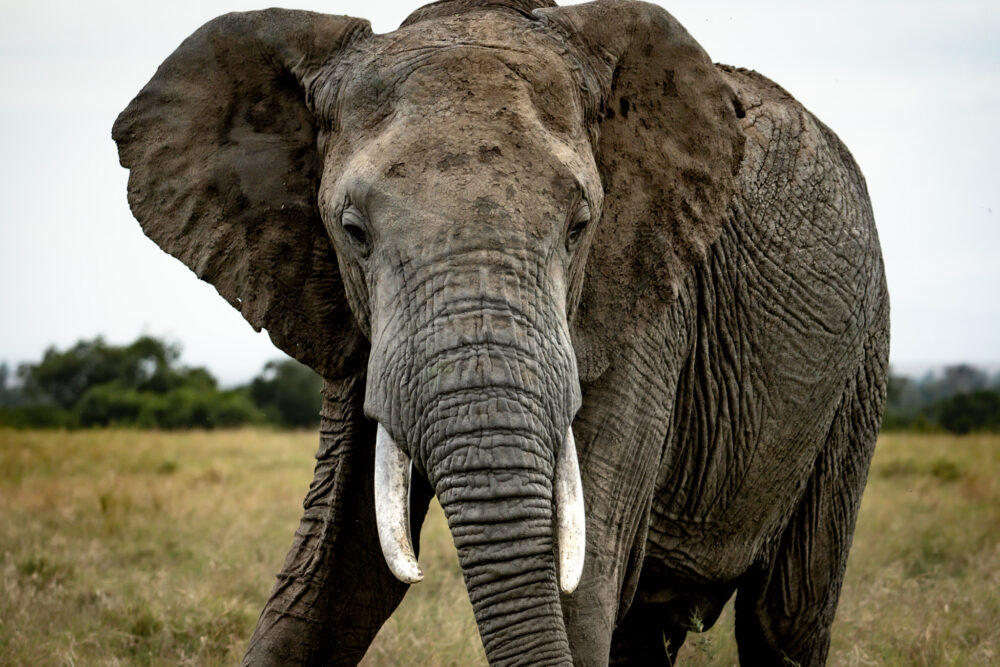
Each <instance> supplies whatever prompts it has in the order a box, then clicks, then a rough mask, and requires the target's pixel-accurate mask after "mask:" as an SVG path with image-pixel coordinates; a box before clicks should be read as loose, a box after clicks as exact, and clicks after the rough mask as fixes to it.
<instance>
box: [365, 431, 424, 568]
mask: <svg viewBox="0 0 1000 667" xmlns="http://www.w3.org/2000/svg"><path fill="white" fill-rule="evenodd" d="M410 465H411V464H410V457H409V456H407V455H406V453H405V452H404V451H403V450H401V449H400V448H399V446H398V445H397V444H396V443H395V441H394V440H393V439H392V436H390V435H389V432H388V431H387V430H386V429H385V427H384V426H382V425H381V424H379V425H378V433H377V435H376V436H375V520H376V523H377V524H378V541H379V543H380V544H381V545H382V554H383V555H384V556H385V562H386V564H388V566H389V570H391V571H392V573H393V574H394V575H395V576H396V578H397V579H399V580H400V581H402V582H403V583H407V584H415V583H417V582H418V581H420V580H421V579H423V578H424V573H423V572H421V571H420V566H419V565H417V557H416V556H415V555H414V553H413V540H412V538H411V535H410V501H409V492H410V475H411V469H410Z"/></svg>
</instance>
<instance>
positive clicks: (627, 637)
mask: <svg viewBox="0 0 1000 667" xmlns="http://www.w3.org/2000/svg"><path fill="white" fill-rule="evenodd" d="M661 606H662V605H659V604H648V603H644V602H638V601H636V602H633V603H632V606H631V607H629V610H628V611H627V612H626V613H625V617H624V618H623V619H622V622H621V623H619V624H618V627H616V628H615V633H614V635H613V637H612V641H611V661H610V663H609V664H611V665H673V664H675V663H676V661H677V652H678V651H679V650H680V648H681V646H682V645H683V644H684V639H685V637H687V630H686V629H684V628H682V627H679V626H677V625H674V624H673V623H670V622H666V621H665V620H664V615H663V613H662V609H660V607H661Z"/></svg>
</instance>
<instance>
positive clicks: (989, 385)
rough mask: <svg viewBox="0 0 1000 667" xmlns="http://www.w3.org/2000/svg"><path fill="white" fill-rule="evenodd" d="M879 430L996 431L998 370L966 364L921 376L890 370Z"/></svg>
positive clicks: (999, 402)
mask: <svg viewBox="0 0 1000 667" xmlns="http://www.w3.org/2000/svg"><path fill="white" fill-rule="evenodd" d="M882 430H884V431H887V430H888V431H900V430H916V431H948V432H950V433H959V434H962V433H972V432H976V431H992V432H1000V374H997V375H994V376H992V377H991V376H990V375H989V373H987V372H986V371H984V370H982V369H979V368H976V367H975V366H971V365H969V364H958V365H955V366H947V367H945V369H944V371H943V372H942V373H941V374H927V375H925V376H924V377H922V378H909V377H903V376H900V375H896V374H894V373H890V375H889V391H888V396H887V400H886V407H885V415H884V417H883V419H882Z"/></svg>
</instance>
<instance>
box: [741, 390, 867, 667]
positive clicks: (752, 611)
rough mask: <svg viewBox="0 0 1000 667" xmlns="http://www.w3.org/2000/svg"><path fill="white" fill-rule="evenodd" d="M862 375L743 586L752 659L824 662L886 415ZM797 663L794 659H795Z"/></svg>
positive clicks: (744, 643) (745, 646)
mask: <svg viewBox="0 0 1000 667" xmlns="http://www.w3.org/2000/svg"><path fill="white" fill-rule="evenodd" d="M864 378H865V376H864V375H862V376H860V377H859V378H858V380H857V381H855V382H852V383H851V385H850V387H849V388H848V390H847V392H845V394H844V395H843V398H842V400H841V406H840V408H839V410H838V412H837V414H836V417H835V418H834V421H833V423H832V425H831V427H830V431H829V434H828V436H827V440H826V444H825V447H824V448H823V449H822V451H821V452H820V454H819V456H818V457H817V460H816V464H815V467H814V469H813V473H812V476H811V478H810V479H809V481H808V483H807V486H806V489H805V492H804V494H803V497H802V500H801V501H800V503H799V505H798V507H797V509H796V511H795V514H794V515H793V516H792V518H791V521H790V522H789V524H788V525H787V527H786V528H785V531H784V533H783V534H782V535H781V537H780V541H779V542H778V546H777V549H776V551H775V552H774V555H773V557H772V558H771V559H770V562H769V563H767V564H766V565H765V566H764V567H760V568H757V569H755V570H752V571H750V572H748V573H747V574H746V575H744V577H743V578H741V580H740V582H739V584H738V593H737V596H736V640H737V644H738V647H739V654H740V663H741V664H744V665H788V664H797V665H801V666H802V667H808V666H812V665H823V664H825V662H826V656H827V652H828V650H829V647H830V626H831V624H832V623H833V617H834V614H835V612H836V609H837V601H838V598H839V596H840V588H841V584H842V583H843V579H844V570H845V569H846V566H847V554H848V550H849V549H850V545H851V537H852V535H853V533H854V525H855V520H856V518H857V512H858V507H859V505H860V503H861V493H862V490H863V489H864V485H865V481H866V479H867V476H868V465H869V463H870V461H871V455H872V452H873V450H874V447H875V439H876V436H877V432H878V423H879V418H878V415H877V414H872V412H873V409H872V406H871V401H870V396H871V395H872V393H871V392H872V390H871V387H870V386H868V384H867V383H866V382H865V379H864ZM789 661H792V662H789Z"/></svg>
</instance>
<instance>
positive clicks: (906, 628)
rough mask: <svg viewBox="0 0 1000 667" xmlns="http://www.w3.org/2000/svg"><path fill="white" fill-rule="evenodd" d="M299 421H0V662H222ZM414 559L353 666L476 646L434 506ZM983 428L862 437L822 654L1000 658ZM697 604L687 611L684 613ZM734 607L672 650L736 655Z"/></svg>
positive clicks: (453, 653) (992, 495) (262, 588)
mask: <svg viewBox="0 0 1000 667" xmlns="http://www.w3.org/2000/svg"><path fill="white" fill-rule="evenodd" d="M315 445H316V436H315V435H314V434H312V433H281V432H272V431H265V430H239V431H222V432H189V433H158V432H142V431H124V430H112V431H79V432H72V433H66V432H57V431H49V432H44V431H0V664H3V665H8V664H10V665H133V664H140V665H223V664H233V663H236V662H238V661H239V657H240V656H241V655H242V651H243V648H244V646H245V642H246V640H247V639H248V637H249V634H250V632H251V631H252V629H253V625H254V622H255V621H256V617H257V614H258V613H259V611H260V608H261V607H262V605H263V603H264V600H265V598H266V596H267V593H268V589H269V587H270V585H271V583H272V582H273V575H274V573H275V572H276V571H277V570H278V568H279V566H280V564H281V560H282V559H283V557H284V554H285V551H286V549H287V547H288V546H289V544H290V542H291V536H292V533H293V531H294V529H295V526H296V524H297V522H298V517H299V512H300V509H301V505H300V503H301V498H302V496H303V495H304V493H305V489H306V487H307V485H308V483H309V481H310V479H311V475H312V453H313V451H314V449H315ZM421 542H422V552H421V557H420V560H421V565H422V566H423V568H424V572H425V573H426V574H427V577H426V579H425V580H424V582H423V583H421V584H419V585H417V586H415V587H414V588H413V589H412V590H411V592H410V594H409V595H408V596H407V598H406V599H405V600H404V601H403V604H402V606H401V607H400V609H399V610H398V611H397V613H396V615H395V616H394V617H393V618H392V619H391V620H390V621H389V622H388V623H387V624H386V626H385V627H384V628H383V629H382V632H381V633H380V634H379V637H378V639H377V640H376V643H375V645H374V646H373V647H372V648H371V650H370V651H369V654H368V656H367V657H366V660H365V664H367V665H394V664H400V663H399V660H398V656H401V655H406V656H407V662H408V663H409V664H426V665H468V664H483V662H484V659H483V654H482V649H481V648H480V647H479V642H478V638H477V635H476V630H475V623H474V621H473V619H472V610H471V607H470V605H469V602H468V599H467V598H466V596H465V591H464V588H463V587H462V581H461V574H460V572H459V570H458V566H457V563H456V560H455V554H454V548H453V547H452V545H451V540H450V538H449V536H448V533H447V528H446V527H445V525H444V520H443V517H442V515H441V513H440V509H438V508H437V506H436V505H435V506H434V507H433V509H432V514H431V516H430V517H429V518H428V521H427V524H426V526H425V528H424V533H423V537H422V540H421ZM997 619H1000V437H998V436H964V437H953V436H939V435H919V436H918V435H906V434H893V435H886V436H883V437H882V439H881V440H880V442H879V446H878V449H877V450H876V455H875V462H874V464H873V468H872V473H871V476H870V481H869V486H868V490H867V492H866V494H865V499H864V502H863V505H862V509H861V517H860V519H859V523H858V529H857V533H856V535H855V545H854V549H853V551H852V555H851V563H850V566H849V568H848V573H847V580H846V583H845V587H844V592H843V596H842V599H841V605H840V610H839V612H838V616H837V622H836V625H835V628H834V639H833V647H832V649H831V653H830V664H832V665H989V664H996V663H997V661H1000V624H998V623H997ZM697 623H698V619H692V624H693V625H695V626H696V625H697ZM732 623H733V621H732V613H731V610H728V609H727V611H726V613H725V614H724V615H723V617H722V618H721V619H720V621H719V623H718V624H717V625H716V626H715V627H714V628H713V629H712V630H710V631H708V632H706V633H703V634H691V635H689V637H688V642H687V643H686V644H685V646H684V648H683V649H682V654H681V655H682V660H681V662H682V664H687V665H729V664H734V663H735V661H736V658H735V655H736V653H735V643H734V641H733V639H732Z"/></svg>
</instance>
